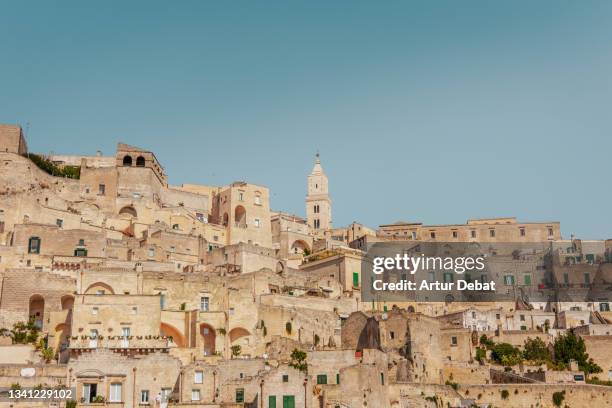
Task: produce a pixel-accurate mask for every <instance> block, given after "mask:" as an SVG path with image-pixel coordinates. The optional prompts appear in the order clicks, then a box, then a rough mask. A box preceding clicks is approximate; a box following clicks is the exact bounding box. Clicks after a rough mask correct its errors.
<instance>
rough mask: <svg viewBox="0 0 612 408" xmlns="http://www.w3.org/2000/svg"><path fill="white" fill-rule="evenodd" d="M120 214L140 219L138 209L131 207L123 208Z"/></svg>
mask: <svg viewBox="0 0 612 408" xmlns="http://www.w3.org/2000/svg"><path fill="white" fill-rule="evenodd" d="M119 214H127V215H131V216H132V217H134V218H137V217H138V213H137V212H136V209H135V208H134V207H132V206H131V205H128V206H125V207H123V208H122V209H121V210H119Z"/></svg>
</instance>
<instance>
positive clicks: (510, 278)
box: [504, 275, 514, 286]
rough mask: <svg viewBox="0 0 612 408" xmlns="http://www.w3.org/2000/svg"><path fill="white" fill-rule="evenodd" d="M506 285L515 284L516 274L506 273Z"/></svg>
mask: <svg viewBox="0 0 612 408" xmlns="http://www.w3.org/2000/svg"><path fill="white" fill-rule="evenodd" d="M504 285H506V286H512V285H514V275H504Z"/></svg>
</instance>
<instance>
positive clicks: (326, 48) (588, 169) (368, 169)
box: [0, 0, 612, 239]
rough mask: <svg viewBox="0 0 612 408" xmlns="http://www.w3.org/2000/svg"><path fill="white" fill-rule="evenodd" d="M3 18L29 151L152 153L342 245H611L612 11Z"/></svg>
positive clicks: (4, 84)
mask: <svg viewBox="0 0 612 408" xmlns="http://www.w3.org/2000/svg"><path fill="white" fill-rule="evenodd" d="M92 4H94V2H83V1H74V2H46V1H45V2H41V1H37V2H29V1H18V2H17V1H15V2H2V3H1V4H0V122H2V123H19V124H21V125H22V126H24V127H26V124H27V123H29V127H28V135H27V138H28V142H29V146H30V150H32V151H37V152H42V153H48V152H50V151H54V152H58V153H73V154H95V152H96V150H98V149H100V150H102V152H103V153H104V154H108V155H111V154H113V153H114V149H115V145H116V143H117V142H118V141H123V142H126V143H129V144H133V145H136V146H140V147H144V148H147V149H150V150H152V151H154V152H155V153H156V155H157V157H158V158H159V159H160V161H161V162H162V164H163V165H164V166H165V168H166V170H167V173H168V175H169V178H170V182H171V183H173V184H179V183H201V184H217V185H219V184H225V183H229V182H231V181H234V180H246V181H249V182H253V183H258V184H263V185H266V186H268V187H269V188H270V189H271V204H272V207H273V209H276V210H283V211H286V212H293V213H296V214H302V215H303V214H304V196H305V194H306V176H307V174H308V173H309V172H310V170H311V168H312V164H313V160H314V154H315V152H316V150H317V149H319V150H320V152H321V159H322V162H323V167H324V169H325V171H326V172H327V174H328V176H329V178H330V190H331V195H332V199H333V219H334V223H335V225H338V226H339V225H344V224H347V223H350V222H351V221H353V220H357V221H360V222H364V223H366V224H368V225H370V226H377V225H379V224H384V223H390V222H394V221H397V220H408V221H421V222H424V223H430V224H432V223H436V224H438V223H439V224H443V223H462V222H465V221H466V220H467V219H468V218H476V217H496V216H510V215H514V216H517V217H518V218H519V219H520V220H525V221H549V220H558V221H560V222H561V226H562V232H563V234H564V236H565V237H566V238H569V236H570V234H572V233H573V234H576V236H578V237H580V238H585V239H587V238H593V239H595V238H609V237H612V212H611V211H610V208H611V206H610V203H611V202H612V182H611V180H612V177H611V176H612V171H611V170H612V166H611V162H612V161H611V157H612V24H611V23H610V22H611V21H612V2H610V1H599V2H597V1H559V0H557V1H488V0H487V1H469V0H468V1H448V2H443V1H422V2H412V1H398V2H393V1H385V2H378V1H364V2H358V1H328V0H325V1H314V0H309V1H279V2H273V1H260V2H256V1H252V0H248V1H231V2H212V1H210V2H207V1H193V2H188V1H180V2H179V1H176V2H174V1H167V0H166V1H163V2H155V1H143V2H135V1H130V2H124V1H116V2H113V1H99V2H97V5H95V6H94V5H92Z"/></svg>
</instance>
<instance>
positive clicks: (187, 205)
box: [0, 125, 612, 408]
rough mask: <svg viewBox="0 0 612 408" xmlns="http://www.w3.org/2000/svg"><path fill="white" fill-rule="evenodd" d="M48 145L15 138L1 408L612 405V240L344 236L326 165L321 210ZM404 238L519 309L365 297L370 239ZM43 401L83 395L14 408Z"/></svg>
mask: <svg viewBox="0 0 612 408" xmlns="http://www.w3.org/2000/svg"><path fill="white" fill-rule="evenodd" d="M27 142H28V141H27V140H26V137H25V135H24V131H23V130H22V128H21V127H19V126H15V125H0V390H2V391H3V395H2V397H1V398H0V407H21V406H24V407H56V408H61V407H67V408H74V407H114V408H120V407H125V408H135V407H152V408H156V407H184V408H196V407H209V408H213V407H252V408H260V407H261V408H296V407H300V408H301V407H306V408H349V407H350V408H357V407H370V408H392V407H393V408H400V407H402V408H404V407H406V408H407V407H422V408H434V407H435V408H437V407H571V408H581V407H589V408H593V407H605V406H612V393H611V392H610V390H611V389H612V388H611V386H612V312H610V302H611V301H612V293H611V292H610V291H611V290H612V286H609V285H612V240H588V239H580V238H578V237H574V236H571V237H563V236H562V234H561V225H560V222H557V221H550V220H544V221H536V222H522V221H520V220H517V219H516V218H513V217H502V218H493V219H471V220H467V222H465V223H464V224H456V225H424V224H422V223H419V222H408V221H399V222H394V223H391V222H393V219H384V220H381V221H382V222H387V224H382V225H379V226H366V225H364V224H362V223H359V222H353V223H351V224H350V225H347V226H336V225H334V223H333V217H332V214H333V211H332V209H333V207H332V198H331V197H332V195H333V188H331V187H333V180H332V182H331V183H329V182H328V177H327V175H326V173H325V171H324V167H323V164H324V163H323V162H322V160H321V157H319V154H318V153H317V154H316V156H315V157H314V164H313V168H312V171H311V172H310V173H309V174H304V184H305V189H304V190H305V193H306V196H305V201H304V205H305V212H304V214H303V215H300V214H291V213H287V212H283V211H282V209H279V208H270V191H269V189H268V188H267V187H266V186H264V185H256V184H251V183H249V181H248V180H247V181H236V182H233V183H231V184H229V185H225V186H212V185H199V184H180V185H171V184H169V182H168V176H167V173H166V170H165V168H164V166H163V163H160V162H159V161H158V159H157V157H156V154H155V152H153V151H149V150H147V149H146V147H144V148H140V147H135V146H131V145H129V144H125V143H123V142H119V141H118V143H117V148H116V151H115V152H114V153H113V154H112V155H110V156H107V155H104V154H102V153H101V152H97V153H94V154H92V155H83V156H74V155H61V154H46V153H43V152H32V151H30V150H29V149H28V144H27ZM30 142H32V141H30ZM125 142H128V143H129V140H126V141H125ZM221 171H222V170H221ZM244 176H245V178H248V174H245V175H244ZM204 181H205V180H204ZM300 199H301V198H300ZM585 205H586V204H585ZM406 212H407V214H394V215H391V216H392V217H397V218H401V217H404V216H412V214H409V213H408V212H409V209H408V208H407V209H406ZM381 217H382V215H381ZM398 243H399V244H401V245H404V244H406V245H418V244H421V243H422V244H423V245H424V244H425V243H428V244H431V243H463V244H466V245H468V246H469V247H470V248H472V249H473V250H477V251H479V253H482V254H484V255H486V256H489V257H491V259H493V260H494V261H491V263H490V264H489V265H487V271H486V280H488V281H494V282H495V283H496V288H497V292H499V293H500V297H497V298H487V299H485V300H482V299H480V300H478V301H474V302H465V301H457V300H458V298H457V297H455V296H454V295H453V294H450V293H447V294H446V295H445V297H444V298H442V299H435V300H433V299H428V298H423V297H418V296H415V297H414V298H409V299H400V300H398V301H387V300H383V299H370V298H368V299H366V298H364V291H363V289H364V285H365V286H368V285H369V282H368V281H367V279H365V277H364V273H365V272H364V268H365V265H367V264H368V262H369V261H370V260H369V259H368V250H369V248H370V247H371V246H372V245H380V244H398ZM507 243H517V244H520V245H521V246H520V248H522V249H516V248H512V249H507V250H506V249H504V248H505V247H503V245H505V244H507ZM525 248H528V250H527V249H525ZM482 277H483V279H484V278H485V274H484V273H483V276H482ZM472 278H480V276H478V277H467V276H466V279H472ZM432 279H438V280H440V281H442V280H443V281H444V282H446V281H452V280H453V279H454V277H453V276H452V275H450V274H448V275H447V274H441V275H440V276H432ZM501 295H503V296H501ZM28 389H29V390H32V389H34V390H36V389H39V390H40V389H67V390H73V391H72V392H73V395H71V396H70V397H69V398H63V399H53V400H51V399H46V400H45V399H39V400H36V399H33V398H28V399H22V400H20V399H19V398H9V397H8V396H7V395H8V394H7V393H8V392H9V391H10V390H13V391H15V390H28Z"/></svg>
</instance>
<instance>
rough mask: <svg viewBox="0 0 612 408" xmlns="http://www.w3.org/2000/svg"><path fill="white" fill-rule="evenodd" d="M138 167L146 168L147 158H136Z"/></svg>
mask: <svg viewBox="0 0 612 408" xmlns="http://www.w3.org/2000/svg"><path fill="white" fill-rule="evenodd" d="M136 166H138V167H144V166H145V158H144V157H142V156H138V157H137V158H136Z"/></svg>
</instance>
